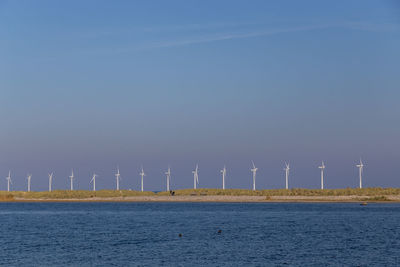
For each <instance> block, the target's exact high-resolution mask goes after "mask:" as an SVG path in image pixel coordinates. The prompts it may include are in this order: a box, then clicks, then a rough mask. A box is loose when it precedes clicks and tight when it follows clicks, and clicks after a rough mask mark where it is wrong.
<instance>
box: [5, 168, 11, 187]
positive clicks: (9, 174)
mask: <svg viewBox="0 0 400 267" xmlns="http://www.w3.org/2000/svg"><path fill="white" fill-rule="evenodd" d="M6 180H7V192H10V184H12V182H11V171H8V176H7V177H6Z"/></svg>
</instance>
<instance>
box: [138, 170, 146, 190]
mask: <svg viewBox="0 0 400 267" xmlns="http://www.w3.org/2000/svg"><path fill="white" fill-rule="evenodd" d="M139 175H140V176H141V177H142V192H143V177H144V176H146V174H145V173H144V170H143V166H142V171H141V172H140V173H139Z"/></svg>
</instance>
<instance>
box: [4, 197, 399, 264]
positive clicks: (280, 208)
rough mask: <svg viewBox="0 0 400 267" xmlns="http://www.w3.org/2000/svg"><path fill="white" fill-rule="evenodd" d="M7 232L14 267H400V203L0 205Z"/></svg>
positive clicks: (8, 252) (6, 255) (6, 251)
mask: <svg viewBox="0 0 400 267" xmlns="http://www.w3.org/2000/svg"><path fill="white" fill-rule="evenodd" d="M0 229H1V230H0V242H1V243H0V262H1V264H5V265H30V266H32V265H35V266H38V265H40V266H54V265H58V266H60V265H69V266H71V265H72V266H91V265H106V266H110V265H114V266H126V265H130V266H134V265H141V266H144V265H147V266H150V265H153V266H154V265H169V266H193V265H202V266H205V265H214V266H222V265H225V266H250V265H253V266H274V265H297V266H322V265H331V266H336V265H339V266H343V265H346V266H349V265H350V266H388V265H390V266H400V205H399V204H369V205H368V206H360V205H359V204H289V203H288V204H277V203H265V204H261V203H260V204H236V203H235V204H227V203H0ZM219 229H221V230H222V232H221V233H220V234H218V230H219ZM179 233H181V234H182V237H179V236H178V235H179Z"/></svg>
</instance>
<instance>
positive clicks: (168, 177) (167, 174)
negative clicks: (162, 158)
mask: <svg viewBox="0 0 400 267" xmlns="http://www.w3.org/2000/svg"><path fill="white" fill-rule="evenodd" d="M165 175H166V176H167V191H169V183H170V180H171V168H170V167H169V166H168V170H167V172H166V173H165Z"/></svg>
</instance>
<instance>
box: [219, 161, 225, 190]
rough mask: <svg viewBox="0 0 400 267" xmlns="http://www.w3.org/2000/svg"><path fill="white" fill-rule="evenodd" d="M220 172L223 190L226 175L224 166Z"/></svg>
mask: <svg viewBox="0 0 400 267" xmlns="http://www.w3.org/2000/svg"><path fill="white" fill-rule="evenodd" d="M220 172H221V173H222V189H223V190H225V176H226V167H225V166H224V168H223V169H222V170H221V171H220Z"/></svg>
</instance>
